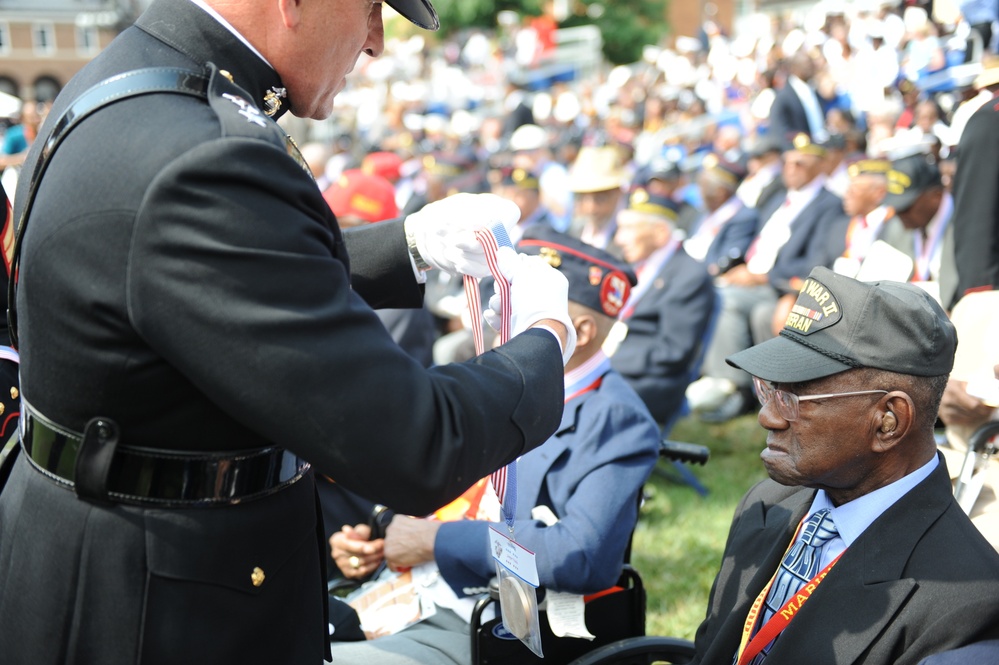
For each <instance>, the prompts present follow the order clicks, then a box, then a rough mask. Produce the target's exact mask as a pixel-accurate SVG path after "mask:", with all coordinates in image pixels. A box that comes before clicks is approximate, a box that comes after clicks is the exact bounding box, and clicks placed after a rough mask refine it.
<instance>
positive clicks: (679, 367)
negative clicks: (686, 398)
mask: <svg viewBox="0 0 999 665" xmlns="http://www.w3.org/2000/svg"><path fill="white" fill-rule="evenodd" d="M714 303H715V288H714V285H713V283H712V281H711V276H710V275H708V271H707V269H706V268H705V267H704V265H703V264H701V263H699V262H697V261H695V260H694V259H692V258H690V255H689V254H687V253H686V252H685V251H683V248H678V249H677V251H676V253H675V254H674V255H673V256H672V257H670V260H669V261H667V262H666V265H664V266H663V267H662V269H661V270H660V271H659V274H658V275H656V277H655V281H654V283H653V285H652V287H651V288H650V289H649V290H648V291H646V293H645V295H644V296H642V299H641V300H639V301H638V305H637V306H636V307H635V311H634V313H633V314H632V315H631V318H629V319H628V320H627V324H628V336H627V337H626V338H625V339H624V341H623V342H621V345H620V346H619V347H618V349H617V353H615V354H614V356H613V357H612V358H611V365H612V366H613V367H614V369H616V370H617V371H618V372H620V373H621V374H623V375H624V378H625V379H627V380H628V383H630V384H631V387H632V388H634V389H635V391H636V392H637V393H638V394H639V395H640V396H641V398H642V400H643V401H644V402H645V404H646V406H648V407H649V411H651V412H652V415H653V416H654V417H655V419H656V421H657V422H659V423H666V422H668V421H669V420H670V419H671V418H672V417H673V416H674V415H675V414H676V412H677V410H678V409H679V408H680V406H681V405H682V404H683V395H684V392H685V391H686V390H687V385H688V384H689V383H690V381H691V376H690V371H691V364H692V363H693V362H694V360H695V359H696V358H697V356H698V354H699V353H700V351H701V346H702V343H703V342H704V333H705V330H706V329H707V326H708V323H709V322H710V320H711V316H712V312H713V311H714Z"/></svg>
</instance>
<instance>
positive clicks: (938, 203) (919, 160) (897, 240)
mask: <svg viewBox="0 0 999 665" xmlns="http://www.w3.org/2000/svg"><path fill="white" fill-rule="evenodd" d="M887 178H888V193H887V194H886V195H885V200H884V203H885V205H887V206H891V207H892V208H893V209H894V211H895V216H896V218H897V220H898V223H896V224H890V225H889V226H888V228H886V229H885V232H884V235H883V239H884V241H885V242H886V243H888V244H889V245H891V246H892V247H894V248H895V249H897V250H899V251H900V252H902V253H903V254H904V255H906V256H908V257H909V258H910V259H911V260H912V269H911V270H910V271H909V274H908V275H906V274H904V270H903V271H902V273H900V274H898V275H897V278H898V279H910V280H911V281H914V282H919V283H921V284H922V285H923V286H924V287H925V288H927V289H929V291H930V292H931V293H932V294H933V295H934V296H935V297H936V298H937V299H938V300H940V301H941V302H950V301H951V300H952V298H953V297H954V294H955V292H956V290H957V266H956V264H955V260H954V224H953V223H952V222H953V218H954V197H953V196H952V195H951V193H950V192H948V191H947V189H946V188H945V187H944V185H943V181H942V179H941V175H940V169H939V167H938V166H937V164H936V161H935V160H934V159H933V157H931V156H930V155H925V154H918V155H911V156H909V157H904V158H902V159H897V160H894V161H893V162H892V167H891V169H890V170H889V171H888V174H887Z"/></svg>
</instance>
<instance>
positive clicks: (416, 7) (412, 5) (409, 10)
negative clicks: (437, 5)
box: [385, 0, 441, 30]
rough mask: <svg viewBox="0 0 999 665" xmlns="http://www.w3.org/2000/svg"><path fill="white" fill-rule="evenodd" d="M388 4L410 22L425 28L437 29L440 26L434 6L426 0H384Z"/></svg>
mask: <svg viewBox="0 0 999 665" xmlns="http://www.w3.org/2000/svg"><path fill="white" fill-rule="evenodd" d="M385 2H386V3H388V6H389V7H391V8H392V9H394V10H396V11H397V12H399V13H400V14H402V16H403V17H404V18H407V19H409V21H410V22H412V23H414V24H416V25H418V26H420V27H421V28H424V29H426V30H437V29H438V28H439V27H441V22H440V19H438V18H437V12H436V11H435V10H434V6H433V5H432V4H430V3H429V2H427V0H385Z"/></svg>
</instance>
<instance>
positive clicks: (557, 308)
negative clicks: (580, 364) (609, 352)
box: [482, 247, 576, 366]
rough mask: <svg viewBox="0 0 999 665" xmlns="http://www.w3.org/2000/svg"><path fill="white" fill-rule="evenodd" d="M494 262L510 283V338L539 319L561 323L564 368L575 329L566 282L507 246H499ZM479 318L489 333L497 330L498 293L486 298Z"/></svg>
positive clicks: (541, 262)
mask: <svg viewBox="0 0 999 665" xmlns="http://www.w3.org/2000/svg"><path fill="white" fill-rule="evenodd" d="M497 259H498V262H499V268H500V271H501V272H502V273H503V274H504V275H506V278H507V279H508V280H510V310H511V314H512V318H511V320H510V335H511V336H513V335H519V334H520V333H522V332H524V331H525V330H527V329H528V328H530V327H531V326H532V325H534V324H535V323H537V322H538V321H541V320H543V319H554V320H555V321H559V322H561V323H562V325H564V326H565V328H566V330H567V331H568V333H569V334H568V339H567V340H566V344H565V347H564V348H563V349H562V365H563V366H565V364H566V363H568V362H569V358H571V357H572V354H573V352H574V351H575V350H576V329H575V328H574V327H573V326H572V318H571V317H570V316H569V281H568V280H567V279H566V278H565V275H563V274H562V273H560V272H559V271H558V270H556V269H555V268H553V267H551V265H549V264H548V262H547V261H545V260H544V259H543V258H541V257H539V256H528V255H526V254H517V253H516V252H514V251H513V250H512V249H510V248H509V247H501V248H500V251H499V254H498V257H497ZM482 316H483V318H485V320H486V323H488V324H489V326H490V327H492V328H493V330H497V331H498V330H499V328H500V297H499V293H497V294H495V295H493V296H492V297H491V298H490V299H489V307H488V309H486V311H485V312H483V315H482ZM552 332H553V334H554V331H552ZM555 337H556V338H558V335H555ZM559 344H561V340H559Z"/></svg>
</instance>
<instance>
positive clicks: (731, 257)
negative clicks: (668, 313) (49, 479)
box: [683, 154, 759, 275]
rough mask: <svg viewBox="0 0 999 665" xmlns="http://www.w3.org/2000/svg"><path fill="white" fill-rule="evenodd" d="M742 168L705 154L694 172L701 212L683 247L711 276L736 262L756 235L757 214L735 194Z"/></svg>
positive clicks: (718, 273) (743, 176)
mask: <svg viewBox="0 0 999 665" xmlns="http://www.w3.org/2000/svg"><path fill="white" fill-rule="evenodd" d="M745 177H746V169H744V168H743V167H742V165H741V164H739V163H737V162H730V161H728V160H726V159H723V158H720V157H718V156H717V155H714V154H710V155H707V156H705V158H704V161H703V162H702V163H701V171H700V173H699V174H698V175H697V187H698V189H699V190H700V192H701V200H702V201H704V208H705V211H704V214H703V215H701V217H700V219H698V221H697V225H696V226H694V228H693V229H692V232H691V234H690V237H688V238H687V239H686V240H685V241H684V243H683V248H684V249H685V250H686V251H687V253H688V254H690V255H691V256H692V257H694V258H695V259H697V260H698V261H700V262H701V263H703V264H704V265H705V266H707V268H708V272H710V273H711V274H712V275H721V274H724V273H725V271H727V270H728V269H729V268H731V267H732V266H734V265H737V264H738V263H740V262H741V261H742V259H743V257H744V256H745V255H746V250H747V249H749V244H750V243H751V242H752V241H753V237H754V236H755V235H756V226H757V224H758V223H759V215H758V214H757V212H756V209H755V208H753V207H749V206H747V205H746V204H745V203H744V202H743V200H742V199H740V198H739V197H738V196H737V192H738V190H739V187H740V186H741V184H742V182H743V179H744V178H745Z"/></svg>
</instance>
